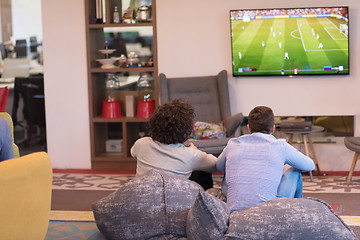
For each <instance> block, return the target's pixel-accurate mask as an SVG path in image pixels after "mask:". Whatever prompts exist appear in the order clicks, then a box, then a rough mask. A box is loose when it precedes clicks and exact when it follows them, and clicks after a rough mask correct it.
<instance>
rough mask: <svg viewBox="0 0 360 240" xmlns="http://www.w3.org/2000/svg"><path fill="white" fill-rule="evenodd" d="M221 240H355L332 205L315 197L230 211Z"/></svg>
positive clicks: (278, 201)
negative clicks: (225, 230) (226, 226)
mask: <svg viewBox="0 0 360 240" xmlns="http://www.w3.org/2000/svg"><path fill="white" fill-rule="evenodd" d="M223 239H299V240H300V239H332V240H349V239H352V240H355V239H357V237H356V235H355V234H354V232H353V231H352V230H351V228H350V227H348V226H347V225H346V224H345V223H344V222H343V221H342V219H341V218H340V217H339V216H338V215H337V214H336V213H334V211H333V210H332V208H331V206H329V205H328V204H327V203H326V202H324V201H322V200H320V199H314V198H277V199H274V200H271V201H268V202H265V203H263V204H261V205H258V206H255V207H250V208H246V209H244V210H240V211H235V212H232V213H231V214H230V219H229V228H228V230H227V232H226V234H225V235H224V238H223Z"/></svg>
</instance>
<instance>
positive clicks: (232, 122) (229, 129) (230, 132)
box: [224, 113, 244, 137]
mask: <svg viewBox="0 0 360 240" xmlns="http://www.w3.org/2000/svg"><path fill="white" fill-rule="evenodd" d="M243 119H244V116H243V114H242V113H237V114H235V115H233V116H231V117H229V118H227V119H225V120H224V121H225V129H226V136H227V137H233V136H234V134H235V131H236V129H237V128H238V127H239V126H240V125H241V123H242V121H243Z"/></svg>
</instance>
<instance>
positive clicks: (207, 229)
mask: <svg viewBox="0 0 360 240" xmlns="http://www.w3.org/2000/svg"><path fill="white" fill-rule="evenodd" d="M229 215H230V209H229V207H228V206H227V205H226V203H225V202H223V201H221V200H220V199H218V198H216V197H214V196H212V195H210V194H207V193H205V192H202V191H199V194H198V195H197V198H196V200H195V203H194V205H193V207H192V208H191V209H190V210H189V213H188V215H187V221H186V233H187V237H188V238H189V239H191V240H203V239H212V240H216V239H220V238H221V237H222V236H223V235H224V233H225V232H226V229H227V224H228V220H229Z"/></svg>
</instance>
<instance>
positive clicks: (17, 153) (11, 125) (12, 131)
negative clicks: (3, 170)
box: [0, 112, 20, 158]
mask: <svg viewBox="0 0 360 240" xmlns="http://www.w3.org/2000/svg"><path fill="white" fill-rule="evenodd" d="M0 117H2V118H5V119H6V120H8V121H9V124H10V132H11V137H12V141H13V148H14V158H18V157H20V152H19V148H18V146H17V145H16V144H15V143H14V124H13V121H12V118H11V116H10V114H8V113H7V112H0Z"/></svg>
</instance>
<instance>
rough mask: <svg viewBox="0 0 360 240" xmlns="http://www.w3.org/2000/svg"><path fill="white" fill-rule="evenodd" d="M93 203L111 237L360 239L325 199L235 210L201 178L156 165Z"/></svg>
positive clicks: (281, 200)
mask: <svg viewBox="0 0 360 240" xmlns="http://www.w3.org/2000/svg"><path fill="white" fill-rule="evenodd" d="M92 207H93V212H94V216H95V220H96V224H97V226H98V228H99V230H100V232H101V233H103V234H104V236H105V237H106V238H107V239H152V240H155V239H194V240H197V239H198V240H204V239H209V240H211V239H221V240H225V239H226V240H230V239H338V240H340V239H341V240H345V239H357V237H356V235H355V234H354V233H353V231H352V230H351V228H349V227H348V226H347V225H346V224H345V223H344V222H343V221H342V220H341V218H340V217H339V216H338V215H336V214H335V213H334V212H333V210H332V208H331V207H330V206H329V205H328V204H327V203H326V202H324V201H322V200H319V199H313V198H301V199H286V198H278V199H274V200H272V201H269V202H266V203H263V204H261V205H259V206H255V207H250V208H247V209H244V210H241V211H235V212H232V213H231V214H230V211H229V208H228V207H227V205H226V203H225V202H223V201H221V200H219V199H218V198H216V197H214V196H213V195H211V194H208V193H207V192H204V191H203V190H202V188H201V187H200V186H199V185H198V184H196V183H195V182H192V181H190V180H187V179H184V178H181V177H176V176H173V175H169V174H166V173H163V172H159V171H155V170H151V171H149V172H148V173H147V174H146V175H145V176H143V177H141V178H135V179H133V180H131V181H130V182H128V183H127V184H125V185H123V186H122V187H121V188H120V189H118V190H117V191H116V192H114V193H112V194H110V195H108V196H107V197H105V198H103V199H100V200H98V201H96V202H94V203H93V205H92Z"/></svg>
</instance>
